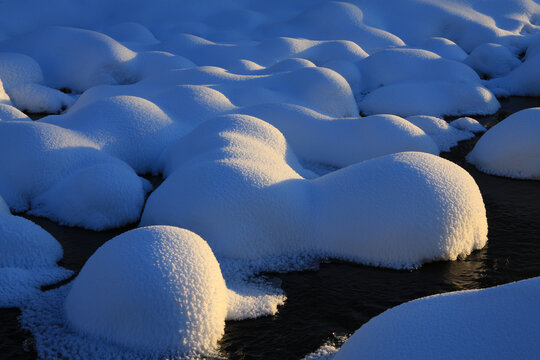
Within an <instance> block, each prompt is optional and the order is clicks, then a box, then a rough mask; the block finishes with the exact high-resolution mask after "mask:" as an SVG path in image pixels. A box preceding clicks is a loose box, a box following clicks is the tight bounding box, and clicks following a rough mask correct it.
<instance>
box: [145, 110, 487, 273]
mask: <svg viewBox="0 0 540 360" xmlns="http://www.w3.org/2000/svg"><path fill="white" fill-rule="evenodd" d="M162 167H163V173H164V174H165V176H167V178H166V180H165V181H164V182H163V184H162V185H161V186H160V187H159V188H158V189H156V190H155V191H154V192H153V193H152V194H151V195H150V197H149V199H148V201H147V205H146V207H145V209H144V212H143V216H142V219H141V225H150V224H169V225H175V226H181V227H184V228H187V229H189V230H191V231H194V232H197V233H198V234H200V235H201V236H203V237H204V239H205V240H206V241H208V243H209V244H210V246H211V247H212V249H213V251H214V253H215V254H216V256H218V257H224V258H232V259H243V260H254V259H260V258H264V257H269V256H280V255H289V254H298V253H301V252H303V251H307V252H313V253H315V254H320V255H321V256H332V257H337V258H341V259H347V260H352V261H357V262H361V263H365V264H373V265H380V266H387V267H392V268H410V267H413V266H418V265H421V264H422V263H423V262H425V261H430V260H435V259H456V258H457V257H459V256H464V255H467V254H469V253H470V252H471V251H472V250H474V249H478V248H481V247H483V246H484V244H485V242H486V234H487V223H486V217H485V209H484V205H483V201H482V197H481V195H480V192H479V190H478V187H477V186H476V184H475V182H474V180H473V179H472V178H471V177H470V175H469V174H468V173H467V172H466V171H464V170H463V169H461V168H460V167H458V166H457V165H454V164H452V163H451V162H449V161H446V160H443V159H440V158H438V157H435V156H433V155H429V154H424V153H413V152H410V153H400V154H396V155H391V156H383V157H379V158H377V159H374V160H369V161H366V162H363V163H359V164H356V165H353V166H349V167H347V168H344V169H341V170H338V171H335V172H333V173H331V174H328V175H325V176H322V177H320V178H317V179H314V180H306V179H304V178H303V177H302V176H301V175H300V174H302V173H305V170H304V169H303V168H302V167H301V166H300V164H299V162H298V160H297V159H296V157H295V155H294V154H293V153H292V152H291V150H290V149H289V147H288V145H287V143H286V142H285V139H284V138H283V136H282V135H281V133H280V132H279V131H278V130H277V129H275V128H274V127H272V126H271V125H269V124H267V123H265V122H262V121H261V120H259V119H257V118H253V117H250V116H245V115H229V116H223V117H219V118H216V119H214V120H209V121H207V122H205V123H203V124H202V125H200V126H199V127H197V128H196V129H195V130H194V131H193V132H191V133H190V134H189V135H187V136H185V137H183V138H181V139H180V140H179V141H178V142H176V143H175V144H174V145H173V146H172V147H171V148H170V149H168V151H167V152H165V154H164V156H163V165H162ZM218 179H219V180H218ZM224 184H226V186H224ZM411 209H414V211H412V210H411ZM322 219H324V220H322ZM238 223H242V226H237V224H238ZM277 224H279V225H277ZM395 229H399V231H396V230H395ZM358 234H362V236H361V237H359V236H358Z"/></svg>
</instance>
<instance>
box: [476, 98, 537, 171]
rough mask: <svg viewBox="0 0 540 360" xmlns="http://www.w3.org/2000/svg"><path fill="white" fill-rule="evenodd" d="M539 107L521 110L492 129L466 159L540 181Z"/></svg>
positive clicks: (484, 167)
mask: <svg viewBox="0 0 540 360" xmlns="http://www.w3.org/2000/svg"><path fill="white" fill-rule="evenodd" d="M539 159H540V108H533V109H526V110H522V111H519V112H517V113H515V114H513V115H511V116H509V117H507V118H506V119H504V120H503V121H501V122H500V123H498V124H497V125H495V126H494V127H492V128H491V129H489V130H488V131H487V132H486V133H485V134H484V135H483V136H482V137H481V138H480V140H479V141H478V143H476V146H475V147H474V149H473V151H471V153H470V154H469V155H467V161H469V162H470V163H472V164H474V165H475V166H476V167H477V168H478V169H480V170H482V171H484V172H486V173H488V174H494V175H500V176H508V177H512V178H517V179H536V180H540V160H539Z"/></svg>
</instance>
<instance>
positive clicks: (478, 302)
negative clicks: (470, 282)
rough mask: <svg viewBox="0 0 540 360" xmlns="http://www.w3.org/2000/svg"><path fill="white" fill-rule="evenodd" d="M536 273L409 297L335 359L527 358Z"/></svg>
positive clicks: (534, 325)
mask: <svg viewBox="0 0 540 360" xmlns="http://www.w3.org/2000/svg"><path fill="white" fill-rule="evenodd" d="M539 294H540V278H533V279H528V280H523V281H519V282H514V283H510V284H506V285H502V286H497V287H493V288H489V289H484V290H472V291H460V292H455V293H449V294H441V295H435V296H430V297H426V298H422V299H419V300H414V301H411V302H408V303H406V304H403V305H400V306H397V307H395V308H392V309H390V310H387V311H385V312H384V313H382V314H381V315H379V316H377V317H375V318H373V319H371V320H370V321H369V322H368V323H367V324H365V325H363V326H362V327H361V328H360V329H359V330H357V331H356V333H355V334H354V335H353V336H352V337H351V338H350V339H349V340H348V341H347V342H346V343H345V344H344V345H343V347H342V348H341V349H340V350H339V352H338V353H337V354H336V356H335V360H352V359H358V358H366V359H425V358H437V359H495V358H497V359H498V358H502V359H510V358H514V359H515V358H518V359H526V358H530V357H531V356H534V355H533V354H536V353H537V350H538V344H537V339H536V335H537V334H538V330H539V325H538V324H539V321H540V310H539V308H538V301H539V300H540V299H539Z"/></svg>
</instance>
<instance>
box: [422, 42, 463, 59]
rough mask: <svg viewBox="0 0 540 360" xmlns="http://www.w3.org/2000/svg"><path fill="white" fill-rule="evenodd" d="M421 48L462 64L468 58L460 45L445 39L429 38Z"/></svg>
mask: <svg viewBox="0 0 540 360" xmlns="http://www.w3.org/2000/svg"><path fill="white" fill-rule="evenodd" d="M419 47H420V48H421V49H424V50H427V51H431V52H433V53H435V54H437V55H439V56H440V57H443V58H446V59H449V60H455V61H459V62H462V61H463V60H465V59H466V58H467V53H466V52H465V51H463V49H462V48H460V47H459V45H458V44H456V43H455V42H453V41H452V40H448V39H446V38H443V37H432V38H429V39H428V40H426V41H424V42H423V43H422V44H421V45H420V46H419Z"/></svg>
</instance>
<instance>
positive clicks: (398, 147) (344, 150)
mask: <svg viewBox="0 0 540 360" xmlns="http://www.w3.org/2000/svg"><path fill="white" fill-rule="evenodd" d="M307 70H309V69H304V68H300V70H294V71H290V72H285V73H282V75H283V76H281V78H280V77H279V76H276V75H263V76H260V75H257V76H243V75H237V74H232V73H229V72H226V71H224V70H223V69H220V68H208V67H207V68H198V69H189V70H179V71H171V72H169V73H167V74H160V75H156V76H151V77H148V78H146V79H145V80H142V81H140V82H138V83H136V84H132V85H123V86H99V87H94V88H92V89H89V90H87V91H86V92H85V93H84V94H83V95H81V97H80V98H79V99H78V100H77V102H76V103H75V104H74V105H73V106H72V107H71V108H70V109H69V110H68V111H67V112H66V114H63V115H60V116H49V117H47V118H45V119H42V120H41V121H42V122H49V123H53V124H56V125H59V126H62V127H64V128H68V129H71V130H74V131H77V132H78V133H80V134H83V135H84V136H85V137H87V138H90V139H93V140H94V141H95V142H96V143H98V144H99V145H100V147H101V148H102V149H103V150H105V151H107V152H109V153H110V154H112V155H114V156H117V157H119V158H120V159H122V160H124V161H126V162H127V163H129V164H130V165H131V166H132V167H133V168H134V169H135V170H136V171H137V172H139V173H144V172H147V171H149V167H151V164H154V163H155V162H156V161H157V155H158V154H159V153H160V152H161V151H162V150H163V149H165V148H166V147H167V146H168V145H169V144H170V141H171V140H175V139H177V138H180V137H181V136H184V135H186V134H187V133H189V132H190V131H191V130H193V128H195V127H196V126H197V125H199V124H200V123H202V122H204V121H206V120H208V119H211V118H213V117H215V116H216V115H219V114H224V113H225V114H226V113H242V114H247V115H253V116H256V117H259V118H261V119H264V120H265V121H266V122H269V123H271V124H272V125H274V126H276V127H277V128H278V129H279V130H280V131H282V132H283V134H284V135H285V137H286V138H287V140H288V141H289V142H290V144H291V146H292V147H293V149H294V150H295V152H297V153H298V154H299V156H300V157H301V158H302V159H303V160H307V161H313V162H316V163H323V164H328V165H331V166H336V167H342V166H347V165H351V164H353V163H356V162H358V161H363V160H366V159H369V158H372V157H376V156H380V155H386V154H390V153H395V152H400V151H423V152H428V153H432V154H438V149H437V148H436V147H435V145H434V144H433V142H432V140H431V139H430V138H429V136H427V135H426V134H425V133H423V132H422V131H421V130H420V129H418V128H417V127H414V126H411V125H410V123H408V122H407V121H405V120H403V119H401V118H398V117H396V116H389V115H385V116H376V117H367V118H358V117H357V116H356V115H357V111H358V110H357V108H356V105H355V100H354V98H353V97H352V95H351V94H350V90H347V91H346V95H347V96H349V97H348V99H346V100H345V101H344V100H343V99H342V100H341V105H339V104H340V103H339V102H338V101H337V98H335V97H336V92H337V91H339V88H338V89H336V88H333V89H334V90H332V92H333V94H326V93H325V92H321V91H319V90H318V86H316V85H315V82H316V79H315V78H316V77H314V76H312V75H313V74H304V75H302V77H297V76H293V73H298V72H299V71H304V72H305V71H307ZM315 70H317V69H315ZM325 71H326V72H327V73H331V71H330V70H325ZM320 72H321V71H320V69H319V70H317V71H315V75H317V74H319V73H320ZM332 74H333V75H332V76H335V77H337V78H340V77H339V75H337V74H336V73H332ZM304 77H306V78H307V77H309V78H310V81H307V80H301V81H300V80H296V79H297V78H298V79H304ZM323 79H324V77H323ZM294 81H295V82H296V83H297V86H296V89H293V87H292V86H290V82H294ZM340 81H341V80H340ZM206 83H210V84H219V83H221V84H222V85H213V87H209V86H206V85H202V84H206ZM193 84H196V85H193ZM311 84H313V86H311ZM345 85H346V84H345ZM320 86H325V85H322V84H321V85H320ZM281 88H283V89H287V90H286V91H287V92H288V93H289V94H293V93H294V94H297V95H291V96H288V97H285V96H283V95H281V94H282V93H283V92H286V91H285V90H283V91H279V92H278V91H277V90H276V89H281ZM346 88H348V86H346V87H345V89H346ZM218 90H219V91H218ZM225 94H228V96H232V97H233V100H235V99H236V98H238V97H240V100H239V102H240V103H246V104H255V105H250V106H243V107H241V106H238V107H237V106H235V105H233V103H232V102H231V100H229V98H228V97H227V96H225ZM342 95H343V94H342ZM143 99H148V101H145V100H143ZM295 99H299V100H298V101H296V100H295ZM309 99H313V100H309ZM321 99H325V101H326V102H327V104H328V105H324V108H326V109H327V110H328V111H330V112H333V113H337V114H340V116H344V115H349V116H352V117H349V118H342V117H337V118H335V117H332V116H329V115H325V114H323V113H321V112H318V111H315V110H313V106H315V105H309V104H318V105H317V107H318V108H321V107H323V106H322V100H321ZM283 102H289V103H294V102H297V103H302V104H304V105H306V106H311V107H310V108H308V107H305V106H300V105H294V104H286V103H283ZM346 106H348V107H349V108H350V110H348V111H346V112H344V111H343V109H344V107H346ZM333 108H335V110H334V109H333ZM321 111H322V110H321ZM169 118H170V119H169ZM97 129H99V130H97ZM382 139H385V141H383V140H382ZM389 139H391V140H392V141H388V140H389ZM152 170H153V171H156V169H152Z"/></svg>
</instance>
